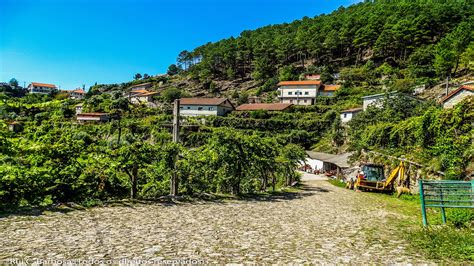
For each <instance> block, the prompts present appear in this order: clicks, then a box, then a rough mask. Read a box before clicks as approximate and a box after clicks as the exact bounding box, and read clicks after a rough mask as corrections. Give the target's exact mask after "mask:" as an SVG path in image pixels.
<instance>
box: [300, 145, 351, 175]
mask: <svg viewBox="0 0 474 266" xmlns="http://www.w3.org/2000/svg"><path fill="white" fill-rule="evenodd" d="M306 155H307V157H306V160H305V163H306V164H307V165H308V166H310V167H311V170H313V171H319V172H321V173H329V174H332V175H338V176H339V175H342V174H343V173H342V170H344V169H347V168H349V167H350V164H349V163H348V160H349V157H350V156H351V155H352V153H343V154H329V153H324V152H314V151H306Z"/></svg>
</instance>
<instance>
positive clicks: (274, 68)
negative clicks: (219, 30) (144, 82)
mask: <svg viewBox="0 0 474 266" xmlns="http://www.w3.org/2000/svg"><path fill="white" fill-rule="evenodd" d="M473 9H474V3H473V2H472V1H469V0H459V1H428V0H422V1H404V0H401V1H365V2H363V3H359V4H356V5H353V6H350V7H347V8H344V7H341V8H339V9H338V10H336V11H334V12H333V13H331V14H328V15H320V16H316V17H314V18H309V17H305V18H303V19H301V20H296V21H294V22H292V23H285V24H279V25H270V26H266V27H263V28H259V29H257V30H247V31H243V32H242V33H241V34H240V36H238V37H236V38H234V37H231V38H228V39H224V40H221V41H218V42H215V43H207V44H205V45H202V46H200V47H197V48H196V49H194V50H193V51H183V52H181V53H180V54H179V56H178V66H179V68H181V69H182V70H185V75H189V76H190V77H192V79H193V80H194V81H197V83H198V86H201V87H202V88H204V89H208V92H210V93H215V92H218V91H219V89H220V86H223V83H221V82H219V81H222V80H228V81H234V80H236V81H238V82H237V84H235V83H234V84H233V85H234V86H236V87H237V88H238V87H239V84H238V83H239V82H240V83H242V82H248V81H255V82H254V83H251V84H250V85H248V84H247V85H248V87H249V88H255V90H254V91H253V92H252V93H256V94H261V93H263V92H266V91H272V90H274V89H275V84H276V83H277V81H278V80H293V79H298V77H299V75H300V74H301V73H321V74H322V79H323V81H324V82H333V81H334V80H333V79H334V78H333V75H332V74H334V73H340V78H341V81H345V84H346V85H350V84H354V83H356V84H357V83H360V82H364V83H365V84H366V85H380V84H381V83H382V82H381V79H380V78H382V77H384V78H385V81H384V84H385V85H394V86H400V84H406V85H414V84H416V83H418V84H428V85H430V84H431V85H432V84H434V83H436V81H437V80H439V79H443V78H445V77H446V76H455V75H457V74H460V73H464V71H466V70H468V69H469V68H471V70H472V63H471V65H469V62H470V61H472V56H473V52H474V50H473V49H474V44H473V43H472V34H473V32H474V31H473V14H474V12H473ZM179 68H178V67H176V65H172V66H170V68H169V73H170V74H176V73H178V72H180V69H179ZM195 85H196V84H195Z"/></svg>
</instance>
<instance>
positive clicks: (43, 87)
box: [28, 82, 57, 94]
mask: <svg viewBox="0 0 474 266" xmlns="http://www.w3.org/2000/svg"><path fill="white" fill-rule="evenodd" d="M56 90H57V87H56V85H54V84H47V83H39V82H32V83H30V85H28V92H29V93H38V94H51V93H52V92H54V91H56Z"/></svg>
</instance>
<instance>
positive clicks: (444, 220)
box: [439, 188, 446, 224]
mask: <svg viewBox="0 0 474 266" xmlns="http://www.w3.org/2000/svg"><path fill="white" fill-rule="evenodd" d="M439 196H440V199H441V206H444V200H443V188H441V189H440V190H439ZM441 219H443V224H446V211H445V210H444V207H441Z"/></svg>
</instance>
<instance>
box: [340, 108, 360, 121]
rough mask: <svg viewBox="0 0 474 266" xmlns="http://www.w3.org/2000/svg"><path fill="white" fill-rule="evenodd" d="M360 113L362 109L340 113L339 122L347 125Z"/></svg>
mask: <svg viewBox="0 0 474 266" xmlns="http://www.w3.org/2000/svg"><path fill="white" fill-rule="evenodd" d="M361 111H362V108H352V109H347V110H343V111H341V122H342V123H347V122H349V121H351V120H352V118H353V117H354V116H356V115H357V114H358V113H359V112H361Z"/></svg>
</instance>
